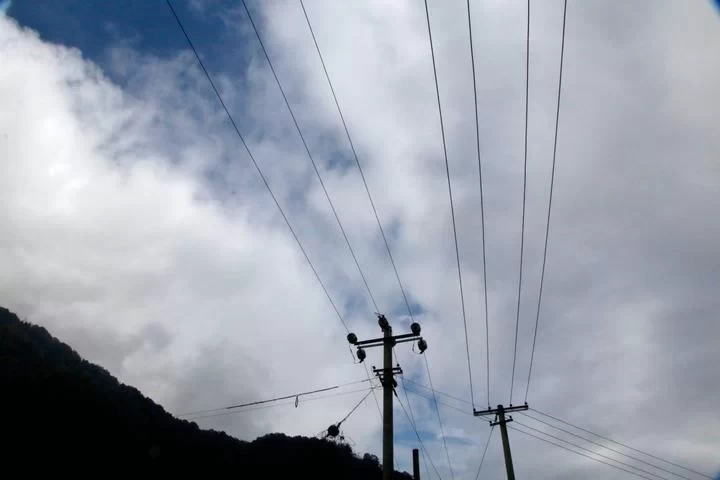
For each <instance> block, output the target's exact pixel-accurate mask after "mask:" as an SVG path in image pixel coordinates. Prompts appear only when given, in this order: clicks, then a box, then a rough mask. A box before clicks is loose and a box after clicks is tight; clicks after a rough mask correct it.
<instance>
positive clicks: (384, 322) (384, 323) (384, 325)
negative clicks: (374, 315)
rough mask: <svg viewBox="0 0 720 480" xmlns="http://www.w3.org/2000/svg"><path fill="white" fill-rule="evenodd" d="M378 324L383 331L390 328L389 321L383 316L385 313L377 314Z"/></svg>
mask: <svg viewBox="0 0 720 480" xmlns="http://www.w3.org/2000/svg"><path fill="white" fill-rule="evenodd" d="M378 325H380V328H382V330H383V331H385V330H387V329H388V328H390V322H388V320H387V318H385V315H378Z"/></svg>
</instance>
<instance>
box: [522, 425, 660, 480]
mask: <svg viewBox="0 0 720 480" xmlns="http://www.w3.org/2000/svg"><path fill="white" fill-rule="evenodd" d="M508 428H510V429H512V430H514V431H516V432H519V433H522V434H523V435H527V436H529V437H533V438H536V439H538V440H540V441H543V442H545V443H549V444H550V445H554V446H556V447H558V448H562V449H563V450H567V451H568V452H571V453H574V454H575V455H580V456H581V457H585V458H589V459H590V460H592V461H594V462H598V463H602V464H603V465H607V466H608V467H612V468H615V469H617V470H622V471H623V472H626V473H629V474H630V475H635V476H636V477H640V478H644V479H645V480H654V479H652V478H650V477H646V476H645V475H640V474H639V473H635V472H633V471H632V470H627V469H625V468H622V467H618V466H617V465H613V464H612V463H608V462H604V461H602V460H598V459H597V458H595V457H591V456H590V455H586V454H584V453H580V452H576V451H575V450H572V449H570V448H568V447H565V446H563V445H560V444H559V443H555V442H551V441H550V440H546V439H544V438H542V437H538V436H537V435H533V434H532V433H530V432H526V431H524V430H521V429H519V428H516V427H513V426H511V425H508Z"/></svg>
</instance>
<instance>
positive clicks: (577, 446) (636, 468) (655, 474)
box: [515, 420, 668, 480]
mask: <svg viewBox="0 0 720 480" xmlns="http://www.w3.org/2000/svg"><path fill="white" fill-rule="evenodd" d="M515 423H516V424H517V425H520V426H521V427H524V428H527V429H530V430H533V431H535V432H538V433H541V434H543V435H545V436H548V437H550V438H553V439H555V440H558V441H560V442H563V443H567V444H568V445H571V446H573V447H575V448H577V449H580V450H582V451H584V452H588V453H591V454H593V455H596V456H598V457H600V458H604V459H606V460H610V461H613V462H615V463H619V464H620V465H623V466H625V467H628V468H632V469H634V470H637V471H638V472H642V473H644V474H646V475H652V476H653V477H655V478H658V479H660V480H668V479H667V478H665V477H662V476H660V475H658V474H657V473H653V472H649V471H647V470H643V469H642V468H640V467H636V466H634V465H630V464H629V463H624V462H621V461H620V460H616V459H614V458H612V457H608V456H607V455H603V454H602V453H597V452H594V451H592V450H590V449H587V448H584V447H581V446H580V445H576V444H574V443H572V442H568V441H567V440H563V439H562V438H560V437H556V436H555V435H551V434H549V433H546V432H543V431H542V430H538V429H537V428H533V427H531V426H529V425H525V424H524V423H521V422H519V421H517V420H515Z"/></svg>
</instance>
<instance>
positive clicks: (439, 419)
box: [423, 355, 455, 478]
mask: <svg viewBox="0 0 720 480" xmlns="http://www.w3.org/2000/svg"><path fill="white" fill-rule="evenodd" d="M423 358H424V359H425V368H426V369H427V372H428V380H429V381H430V388H431V390H432V392H433V404H434V405H435V412H436V413H437V418H438V423H439V424H440V433H441V434H442V440H443V446H444V447H445V455H446V456H447V461H448V468H450V477H452V478H455V473H453V468H452V462H450V451H449V450H448V446H447V439H446V438H445V428H444V427H443V422H442V417H440V407H438V403H437V397H436V396H435V388H433V384H432V377H430V366H429V365H428V359H427V355H423Z"/></svg>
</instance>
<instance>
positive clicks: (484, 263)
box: [467, 0, 490, 408]
mask: <svg viewBox="0 0 720 480" xmlns="http://www.w3.org/2000/svg"><path fill="white" fill-rule="evenodd" d="M467 17H468V32H469V34H470V64H471V66H472V78H473V99H474V101H475V143H476V146H477V158H478V179H479V181H480V227H481V230H482V266H483V291H484V294H485V356H486V358H485V365H486V366H487V372H486V376H485V378H486V380H487V403H488V408H490V320H489V315H488V287H487V260H486V256H485V206H484V201H483V196H484V195H483V180H482V159H481V157H480V118H479V115H478V98H477V80H476V78H475V50H474V47H473V35H472V17H471V15H470V0H467ZM473 401H474V400H473Z"/></svg>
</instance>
